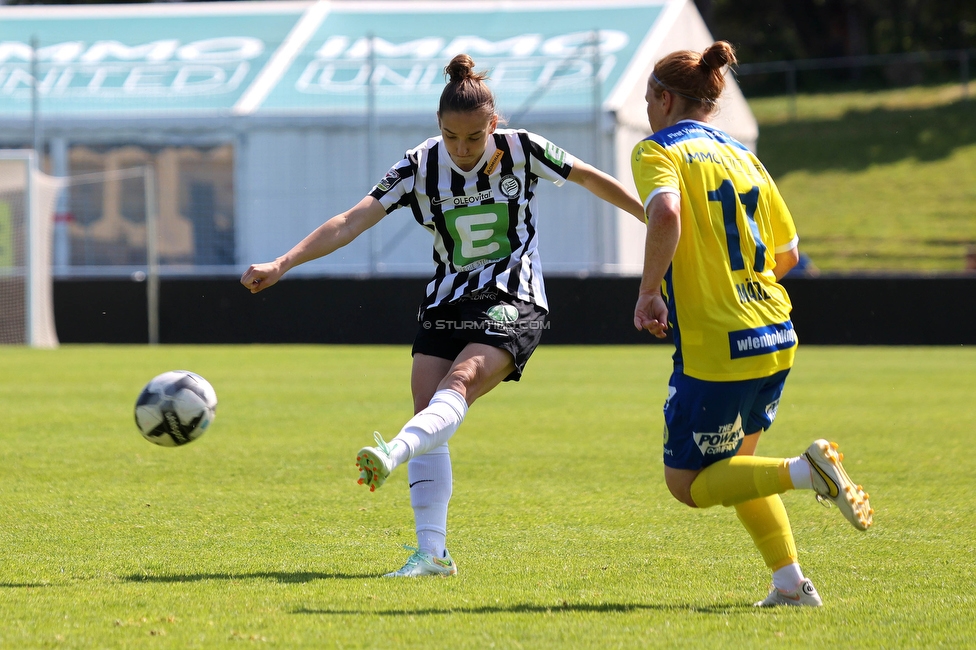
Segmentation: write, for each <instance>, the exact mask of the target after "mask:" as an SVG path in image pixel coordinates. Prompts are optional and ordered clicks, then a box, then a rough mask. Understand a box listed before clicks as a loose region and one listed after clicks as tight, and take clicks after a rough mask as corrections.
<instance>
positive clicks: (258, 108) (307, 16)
mask: <svg viewBox="0 0 976 650" xmlns="http://www.w3.org/2000/svg"><path fill="white" fill-rule="evenodd" d="M712 40H713V39H712V37H711V35H710V34H709V32H708V30H707V28H706V26H705V24H704V22H703V20H702V18H701V16H700V15H699V14H698V12H697V10H696V8H695V5H694V3H693V2H692V1H691V0H560V1H558V2H553V1H545V0H522V1H520V2H511V1H508V0H468V1H465V2H445V1H438V0H422V1H410V2H407V1H400V2H390V1H386V0H377V1H368V2H362V1H360V2H354V1H348V0H316V1H311V2H306V1H299V2H291V1H285V2H241V3H219V2H218V3H201V4H172V5H169V4H166V5H164V4H153V5H124V6H120V5H112V6H65V7H52V6H44V7H40V6H29V7H0V146H18V145H25V144H29V143H30V142H32V139H33V138H35V137H36V136H37V129H38V128H39V129H42V131H43V136H44V138H45V139H46V140H47V141H48V142H49V143H50V146H49V150H50V164H49V168H51V169H54V170H55V171H56V170H57V169H62V170H64V169H66V168H67V167H68V164H67V161H66V160H64V158H65V157H66V156H68V155H69V154H68V152H71V151H73V148H74V147H81V146H84V147H87V148H88V149H90V150H96V151H100V150H104V149H106V148H112V147H116V148H117V147H122V146H134V147H141V148H143V149H144V150H145V151H147V152H148V153H147V154H146V155H147V156H148V158H149V160H148V161H149V162H152V163H154V164H155V165H156V166H157V170H159V171H158V177H159V179H160V180H159V187H160V200H159V209H160V219H161V227H160V233H161V234H162V236H163V237H166V236H168V235H167V233H170V234H171V236H173V237H182V238H183V240H186V241H187V242H189V243H188V244H187V245H189V246H197V247H199V246H201V242H200V241H199V238H200V237H201V236H202V235H200V233H201V232H203V231H201V230H200V229H195V226H193V227H191V225H188V224H189V222H190V221H191V220H192V219H191V217H190V216H188V215H187V214H185V213H186V208H185V205H186V202H187V199H186V196H187V195H188V192H189V190H188V189H187V187H185V186H186V184H187V183H188V181H187V177H188V176H187V174H188V173H189V172H187V171H186V170H185V169H183V168H180V169H176V168H175V167H173V165H172V164H169V163H167V164H169V167H167V166H166V165H165V164H164V163H165V162H166V161H169V160H172V159H173V158H172V156H171V157H170V158H165V159H163V153H165V151H166V150H167V148H174V147H198V148H214V147H220V146H223V147H228V146H229V147H230V148H231V149H232V162H233V179H232V180H233V190H232V192H233V199H232V202H233V208H232V211H231V210H225V212H232V214H230V215H227V214H224V215H223V216H222V217H221V219H222V220H223V221H222V222H221V223H223V224H224V225H226V224H228V223H229V224H230V226H229V227H230V235H229V241H230V242H231V244H232V252H231V253H229V254H228V256H227V257H225V258H221V260H220V261H218V262H217V264H216V266H214V265H213V263H211V265H210V266H207V267H205V268H204V267H199V266H198V267H193V266H192V265H191V267H190V268H189V269H184V271H187V272H191V273H192V272H197V273H201V272H204V271H206V272H208V273H213V272H228V273H230V272H234V273H239V272H240V269H241V267H242V266H244V265H246V264H248V263H250V262H254V261H263V260H267V259H271V258H273V257H275V256H277V255H280V254H281V253H283V252H284V251H286V250H287V249H288V248H289V247H290V246H291V245H293V244H294V243H295V242H296V241H298V240H299V239H300V238H301V237H303V236H304V235H305V234H307V233H308V232H309V231H311V230H312V229H314V228H315V227H317V226H318V225H319V224H320V223H321V222H322V221H323V220H324V219H326V218H328V217H329V216H331V215H333V214H335V213H337V212H340V211H342V210H344V209H346V208H348V207H349V206H351V205H353V204H355V203H356V202H357V201H358V200H359V199H360V198H362V196H363V195H365V193H366V192H368V191H369V189H370V187H371V186H372V184H373V183H374V182H376V181H377V180H378V179H380V178H381V177H382V176H383V175H384V173H385V171H386V169H387V168H388V167H389V166H390V165H392V164H393V163H395V162H396V161H397V160H398V159H399V158H400V157H401V156H402V155H403V152H404V151H405V150H406V149H408V148H410V147H412V146H414V145H416V144H417V143H419V142H421V141H423V140H424V139H425V138H427V137H429V136H431V135H435V134H436V132H437V129H436V120H435V110H436V105H437V98H438V97H439V95H440V92H441V89H442V88H443V84H444V78H443V74H442V71H443V67H444V65H445V64H446V63H447V61H449V60H450V58H451V57H452V56H453V55H454V54H457V53H459V52H467V53H469V54H470V55H471V56H472V58H473V59H474V60H475V62H476V64H477V65H478V67H479V69H486V70H488V71H490V73H491V84H492V86H493V90H494V91H495V93H496V96H497V100H498V106H499V109H500V112H501V113H502V115H503V117H505V118H506V119H507V122H508V125H509V126H511V127H516V128H526V129H528V130H531V131H535V132H537V133H540V134H542V135H544V136H545V137H547V138H549V139H550V140H552V141H553V142H555V143H556V144H558V145H560V146H561V147H563V148H565V149H566V150H568V151H570V152H571V153H573V154H574V155H576V156H577V157H579V158H581V159H583V160H586V161H588V162H590V163H592V164H595V165H596V166H598V167H600V168H602V169H604V170H606V171H608V172H610V173H611V174H613V175H615V176H617V177H618V178H620V179H621V180H623V181H624V182H625V183H626V184H631V182H632V181H631V180H630V162H629V157H630V153H631V150H632V148H633V146H634V144H635V143H636V142H637V141H638V140H640V139H641V138H643V137H645V136H646V135H647V134H648V133H649V127H648V126H647V118H646V114H645V108H644V100H643V95H644V89H645V83H646V79H647V77H648V75H649V73H650V71H651V69H652V68H653V65H654V63H655V61H657V59H659V58H660V57H661V56H663V55H664V54H666V53H668V52H670V51H672V50H676V49H695V50H699V51H701V50H703V49H704V48H705V47H707V46H708V45H709V44H710V43H711V42H712ZM32 43H36V45H37V48H36V50H35V49H33V48H32ZM35 80H36V81H35ZM730 81H731V83H730V84H729V86H728V87H727V91H726V97H725V98H724V101H723V103H722V105H721V106H720V108H719V113H718V117H717V123H718V125H719V126H720V127H721V128H724V129H726V130H727V131H729V132H730V133H731V134H732V135H734V136H735V137H737V138H739V139H740V140H741V141H742V142H743V143H745V144H746V145H747V146H751V147H753V148H754V147H755V143H756V139H757V134H758V131H757V126H756V122H755V120H754V118H753V117H752V115H751V113H750V111H749V108H748V106H747V104H746V102H745V100H744V98H743V97H742V94H741V93H740V91H739V89H738V86H737V85H736V83H735V81H734V79H731V78H730ZM37 109H39V113H38V112H36V111H37ZM99 148H101V149H99ZM167 169H169V170H170V171H169V172H167V171H166V170H167ZM543 185H547V186H546V187H542V186H543ZM539 195H540V200H541V202H542V206H543V210H542V214H541V215H540V220H541V224H540V246H541V252H542V258H543V263H544V264H545V266H546V269H547V270H548V271H549V272H550V273H566V274H594V273H596V274H601V273H611V274H633V273H638V272H639V269H640V260H641V256H642V242H643V235H642V226H641V224H639V223H638V222H637V221H636V220H634V219H633V217H630V216H629V215H626V214H622V213H621V214H617V213H616V211H615V210H613V209H611V208H609V207H607V206H604V205H602V204H600V203H599V202H598V201H596V200H594V199H592V198H591V197H590V195H589V194H588V193H586V192H585V191H583V190H581V189H580V188H577V187H575V186H572V184H569V185H568V186H566V187H564V188H555V187H552V186H548V184H540V192H539ZM180 197H183V198H180ZM104 200H105V201H107V200H108V199H107V198H105V199H104ZM116 203H119V202H118V201H117V202H116ZM123 203H124V201H123ZM202 204H203V205H210V204H209V203H207V202H206V201H203V203H202ZM106 205H109V204H108V203H106ZM113 205H114V204H113ZM106 209H107V210H108V208H106ZM106 215H108V212H106ZM105 218H108V216H106V217H105ZM181 220H182V221H181ZM130 221H131V220H130ZM120 223H121V221H120ZM98 225H99V224H98V223H96V224H95V226H98ZM123 225H124V224H123ZM137 225H138V224H137ZM73 227H75V226H73ZM86 227H87V228H89V230H91V231H92V232H95V233H98V232H102V231H104V232H110V231H111V232H118V231H120V229H122V227H121V226H119V227H118V228H115V229H114V230H112V229H107V228H103V229H102V230H101V231H100V230H98V229H97V228H95V227H92V226H86ZM125 228H127V229H128V230H126V232H129V231H133V226H132V224H131V223H130V224H128V225H125ZM142 236H143V237H144V234H143V235H142ZM194 237H196V238H197V239H196V240H194ZM162 249H163V250H164V251H165V250H167V249H166V247H165V246H163V247H162ZM174 259H175V258H174ZM185 259H188V258H184V261H185ZM164 262H165V260H164ZM296 271H300V272H301V273H307V274H316V275H369V274H409V275H426V274H428V273H429V272H430V241H429V234H428V233H427V232H426V231H425V230H424V229H422V228H419V227H417V226H416V224H415V223H414V221H413V218H412V216H411V215H410V214H409V212H408V211H407V210H400V211H398V212H395V213H393V214H392V215H390V216H388V217H387V218H386V219H385V220H384V221H382V222H381V223H380V224H379V225H378V226H377V227H376V228H374V229H372V230H371V231H370V232H368V233H367V234H366V235H364V236H363V237H361V238H360V239H359V240H357V241H356V242H353V243H352V244H350V245H349V246H348V247H346V248H345V249H343V250H342V251H340V252H338V253H337V254H335V255H333V256H330V257H329V258H327V259H323V260H317V261H315V262H312V263H309V264H307V265H305V266H304V267H302V268H301V269H296Z"/></svg>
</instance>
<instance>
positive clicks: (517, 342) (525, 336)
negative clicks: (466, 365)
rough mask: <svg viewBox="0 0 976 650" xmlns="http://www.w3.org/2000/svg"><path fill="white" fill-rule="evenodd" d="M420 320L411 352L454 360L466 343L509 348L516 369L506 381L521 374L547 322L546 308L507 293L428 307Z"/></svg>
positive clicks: (517, 377)
mask: <svg viewBox="0 0 976 650" xmlns="http://www.w3.org/2000/svg"><path fill="white" fill-rule="evenodd" d="M419 320H420V329H419V330H418V331H417V338H415V339H414V342H413V352H412V354H418V353H420V354H429V355H430V356H433V357H440V358H441V359H449V360H451V361H454V360H455V359H456V358H457V356H458V355H459V354H461V350H463V349H464V347H465V346H466V345H467V344H468V343H483V344H484V345H490V346H491V347H493V348H499V349H501V350H506V351H508V352H509V353H510V354H511V355H512V358H513V359H514V360H515V370H514V371H513V372H512V373H511V374H510V375H509V376H508V377H505V381H518V380H519V379H520V378H521V377H522V370H523V369H524V368H525V364H526V362H528V360H529V357H530V356H532V353H533V352H535V348H536V346H538V345H539V340H540V339H541V338H542V330H544V329H546V327H547V325H548V324H547V323H546V310H544V309H542V308H541V307H539V306H538V305H535V304H533V303H531V302H525V301H523V300H519V299H517V298H512V297H511V296H509V295H506V294H494V295H493V296H490V297H483V298H477V299H474V300H470V299H464V298H462V299H461V300H459V301H457V302H453V303H449V304H447V305H438V306H436V307H429V308H428V309H427V310H425V311H424V312H423V313H421V314H420V318H419Z"/></svg>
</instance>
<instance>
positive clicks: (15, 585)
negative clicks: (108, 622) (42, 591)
mask: <svg viewBox="0 0 976 650" xmlns="http://www.w3.org/2000/svg"><path fill="white" fill-rule="evenodd" d="M53 586H54V585H52V584H50V583H48V582H0V589H36V588H39V587H53Z"/></svg>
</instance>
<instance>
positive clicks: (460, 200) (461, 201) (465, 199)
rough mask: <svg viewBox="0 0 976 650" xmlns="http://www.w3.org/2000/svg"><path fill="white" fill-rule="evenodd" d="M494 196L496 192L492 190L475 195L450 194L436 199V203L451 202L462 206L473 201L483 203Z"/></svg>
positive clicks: (456, 205)
mask: <svg viewBox="0 0 976 650" xmlns="http://www.w3.org/2000/svg"><path fill="white" fill-rule="evenodd" d="M494 198H495V194H494V192H492V191H491V190H485V191H484V192H478V193H477V194H475V195H474V196H448V197H446V198H443V199H434V205H443V204H445V203H450V204H451V205H453V206H455V207H460V206H464V205H471V204H472V203H481V202H482V201H488V200H489V199H494Z"/></svg>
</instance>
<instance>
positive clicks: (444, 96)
mask: <svg viewBox="0 0 976 650" xmlns="http://www.w3.org/2000/svg"><path fill="white" fill-rule="evenodd" d="M444 74H445V75H446V76H447V77H448V82H447V85H446V86H444V90H443V92H441V101H440V104H439V106H438V109H437V110H438V112H440V113H446V112H450V111H457V112H462V113H464V112H468V111H478V110H484V111H486V112H487V113H488V114H489V115H493V114H494V113H495V97H494V95H492V93H491V89H490V88H488V85H487V84H486V83H485V80H486V79H487V78H488V73H487V72H475V71H474V60H473V59H472V58H471V57H470V56H468V55H467V54H458V55H457V56H455V57H454V58H453V59H451V62H450V63H448V64H447V66H445V68H444Z"/></svg>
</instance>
